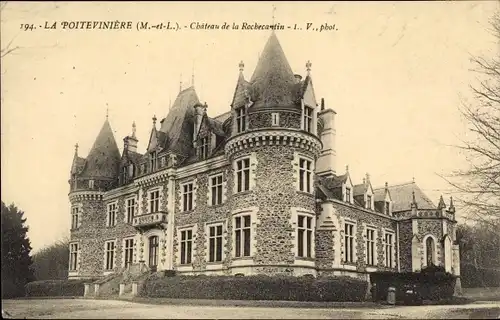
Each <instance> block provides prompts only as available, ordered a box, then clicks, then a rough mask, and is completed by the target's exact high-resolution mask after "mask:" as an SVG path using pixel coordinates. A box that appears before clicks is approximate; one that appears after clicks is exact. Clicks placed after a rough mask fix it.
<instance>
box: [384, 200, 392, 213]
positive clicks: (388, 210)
mask: <svg viewBox="0 0 500 320" xmlns="http://www.w3.org/2000/svg"><path fill="white" fill-rule="evenodd" d="M390 213H391V203H390V202H389V201H386V202H385V214H386V215H390Z"/></svg>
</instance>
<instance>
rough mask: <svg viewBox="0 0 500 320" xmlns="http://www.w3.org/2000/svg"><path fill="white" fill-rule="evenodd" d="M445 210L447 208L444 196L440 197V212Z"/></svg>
mask: <svg viewBox="0 0 500 320" xmlns="http://www.w3.org/2000/svg"><path fill="white" fill-rule="evenodd" d="M445 208H446V204H445V203H444V200H443V195H441V196H440V197H439V203H438V210H441V209H445Z"/></svg>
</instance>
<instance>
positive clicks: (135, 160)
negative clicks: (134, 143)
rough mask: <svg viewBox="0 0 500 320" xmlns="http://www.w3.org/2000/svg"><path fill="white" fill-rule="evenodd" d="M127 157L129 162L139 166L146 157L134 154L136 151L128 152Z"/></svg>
mask: <svg viewBox="0 0 500 320" xmlns="http://www.w3.org/2000/svg"><path fill="white" fill-rule="evenodd" d="M126 157H127V159H128V160H130V161H132V162H133V163H134V164H138V163H140V162H141V160H142V157H144V155H142V154H140V153H138V152H134V151H130V150H129V151H127V154H126Z"/></svg>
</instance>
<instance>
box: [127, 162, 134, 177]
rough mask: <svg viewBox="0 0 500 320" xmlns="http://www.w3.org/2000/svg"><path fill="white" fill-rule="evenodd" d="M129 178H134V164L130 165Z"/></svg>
mask: <svg viewBox="0 0 500 320" xmlns="http://www.w3.org/2000/svg"><path fill="white" fill-rule="evenodd" d="M128 176H129V177H130V178H132V177H133V176H134V165H133V164H132V163H131V164H129V165H128Z"/></svg>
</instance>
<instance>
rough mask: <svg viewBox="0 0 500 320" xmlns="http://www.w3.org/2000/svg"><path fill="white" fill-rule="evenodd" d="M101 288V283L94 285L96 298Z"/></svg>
mask: <svg viewBox="0 0 500 320" xmlns="http://www.w3.org/2000/svg"><path fill="white" fill-rule="evenodd" d="M99 286H100V284H99V283H96V284H94V293H95V296H96V297H97V296H99Z"/></svg>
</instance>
